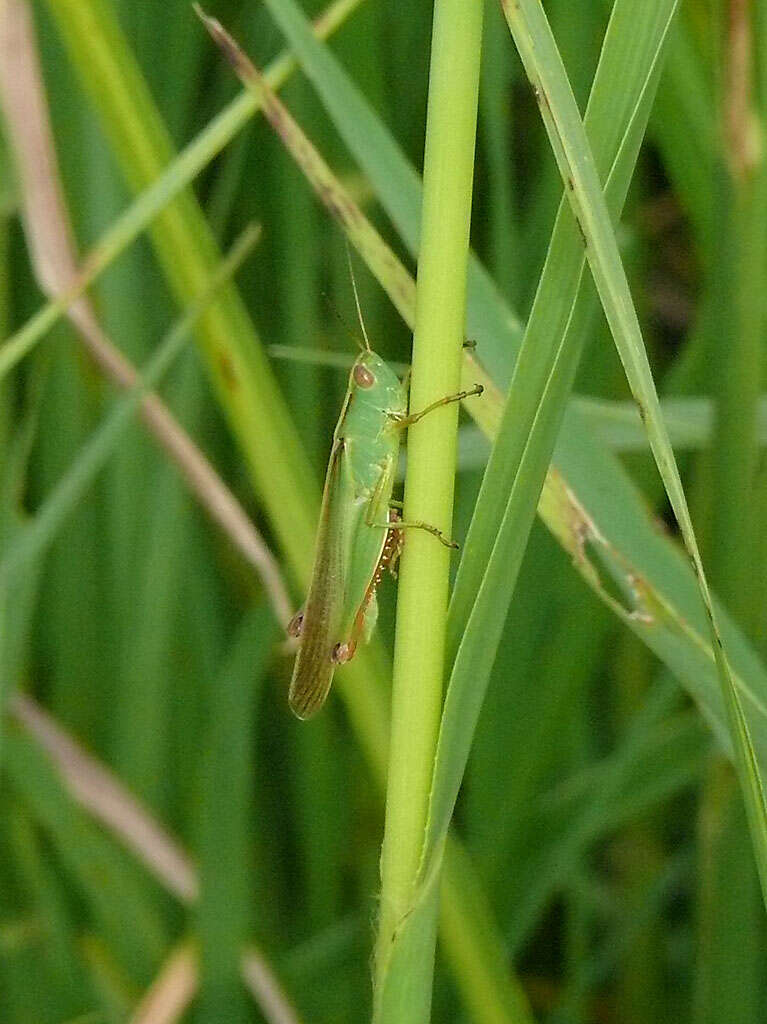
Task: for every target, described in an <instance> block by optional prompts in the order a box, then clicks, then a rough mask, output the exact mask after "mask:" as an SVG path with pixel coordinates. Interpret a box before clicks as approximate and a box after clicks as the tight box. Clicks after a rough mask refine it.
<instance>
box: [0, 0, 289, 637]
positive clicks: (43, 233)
mask: <svg viewBox="0 0 767 1024" xmlns="http://www.w3.org/2000/svg"><path fill="white" fill-rule="evenodd" d="M0 51H1V52H2V53H3V55H4V59H3V60H2V61H0V99H2V101H3V106H4V109H5V112H6V120H7V123H8V126H9V129H10V134H11V139H12V142H13V148H14V151H15V154H16V161H17V165H18V169H19V180H20V185H21V193H22V200H23V208H24V223H25V226H26V228H27V244H28V247H29V251H30V254H31V257H32V264H33V267H34V268H35V270H36V274H37V277H38V280H39V282H40V286H41V288H42V289H43V291H44V292H46V293H48V294H49V295H52V296H53V297H55V296H56V294H57V293H60V292H62V291H66V288H67V286H68V285H69V284H70V283H71V282H72V281H73V280H75V279H76V278H77V264H78V260H77V256H76V252H75V245H74V240H73V237H72V230H71V223H70V218H69V215H68V211H67V208H66V205H65V202H64V197H63V189H62V187H61V182H60V176H59V170H58V161H57V158H56V151H55V148H54V143H53V135H52V132H51V126H50V117H49V114H48V108H47V103H46V96H45V90H44V86H43V82H42V76H41V74H40V68H39V63H38V57H37V47H36V41H35V34H34V26H33V24H32V20H31V16H30V11H29V7H28V5H27V4H26V3H24V2H22V0H9V3H7V4H6V5H5V7H4V8H3V9H2V11H0ZM67 314H68V316H69V317H70V319H71V320H72V322H73V323H74V325H75V327H77V329H78V331H79V334H80V337H81V339H82V341H83V343H84V344H85V346H86V347H87V348H88V350H89V351H90V353H91V355H92V356H93V358H94V359H95V360H96V361H97V363H98V364H99V366H100V367H101V368H102V369H103V370H104V371H105V372H106V373H107V374H108V375H109V376H110V377H111V378H112V379H113V380H114V381H116V382H117V383H118V384H120V385H121V386H122V387H126V388H129V387H133V385H134V384H135V383H136V371H135V369H134V368H133V367H132V366H131V365H130V363H129V362H128V360H127V359H126V358H125V357H124V356H123V355H122V353H120V351H119V350H118V349H117V348H116V347H115V346H114V345H113V344H112V342H111V341H110V339H109V338H108V337H107V336H106V334H105V333H104V331H103V330H102V329H101V326H100V324H99V322H98V319H97V317H96V313H95V310H94V309H93V307H92V305H91V304H90V302H89V301H88V299H87V298H86V297H83V298H81V299H79V300H77V301H76V302H74V303H73V304H72V305H71V307H70V308H69V310H68V311H67ZM141 412H142V416H143V418H144V420H145V422H146V423H147V424H148V426H149V427H150V429H152V430H153V431H154V433H155V435H156V437H157V438H158V440H159V441H160V443H161V444H162V445H163V447H164V448H165V451H166V452H168V454H170V455H171V457H172V458H173V459H174V460H175V461H176V462H177V463H178V466H179V468H180V470H181V472H182V474H183V475H184V477H185V478H186V480H187V483H188V484H189V485H190V486H191V488H192V490H193V492H194V493H195V494H196V496H197V498H198V499H199V500H200V502H201V503H202V504H203V506H204V507H205V508H206V509H207V511H208V513H209V515H210V516H211V517H212V519H213V520H214V522H217V523H218V524H219V525H220V526H221V527H222V528H223V529H224V530H225V531H226V532H227V533H228V534H229V536H230V538H231V539H232V541H233V542H234V544H235V545H236V546H237V547H238V548H239V549H240V551H241V553H242V554H243V555H244V556H245V557H246V558H247V559H248V561H249V562H250V563H251V564H252V565H253V566H254V568H256V570H257V571H258V572H259V573H260V575H261V578H262V581H263V583H264V586H265V589H266V591H267V593H268V594H269V595H270V598H271V600H272V603H273V607H274V610H275V615H276V617H277V621H278V622H287V621H288V620H289V619H290V617H291V615H292V602H291V601H290V598H289V597H288V594H287V590H286V588H285V585H284V583H283V582H282V577H281V574H280V570H279V566H278V565H277V563H276V560H275V559H274V557H273V556H272V554H271V552H270V551H269V550H268V548H267V547H266V545H265V543H264V541H263V539H262V538H261V536H260V534H259V533H258V531H257V530H256V529H255V527H254V526H253V524H252V523H251V521H250V520H249V518H248V516H247V515H246V513H245V511H244V509H243V508H242V506H241V505H240V504H239V502H238V501H237V499H236V498H235V496H234V494H233V493H232V492H231V491H230V490H229V489H228V488H227V487H226V486H225V484H224V483H223V481H222V480H221V479H220V477H219V476H218V474H217V473H216V472H215V470H214V469H213V467H212V465H211V464H210V463H209V462H208V460H207V459H206V458H205V456H204V455H203V453H202V452H201V451H200V449H199V448H198V447H197V446H196V445H195V444H194V442H193V441H192V439H191V438H190V437H189V435H188V434H187V433H186V431H185V430H184V429H183V427H182V426H181V424H180V423H179V422H178V421H177V420H176V419H175V417H174V416H173V415H172V413H171V412H170V410H169V409H168V408H167V406H165V404H164V403H163V402H162V401H161V400H160V399H159V398H157V397H156V396H154V395H148V396H146V397H145V398H144V399H143V400H142V407H141Z"/></svg>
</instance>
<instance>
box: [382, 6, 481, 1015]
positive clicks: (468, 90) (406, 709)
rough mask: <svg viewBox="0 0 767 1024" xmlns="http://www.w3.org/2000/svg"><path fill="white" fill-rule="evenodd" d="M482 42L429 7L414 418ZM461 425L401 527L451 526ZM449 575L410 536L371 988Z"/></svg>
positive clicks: (403, 844)
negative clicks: (421, 523) (419, 524)
mask: <svg viewBox="0 0 767 1024" xmlns="http://www.w3.org/2000/svg"><path fill="white" fill-rule="evenodd" d="M481 38H482V5H481V4H479V3H468V4H467V3H465V2H464V0H437V3H436V4H435V7H434V23H433V32H432V53H431V67H430V72H429V102H428V112H427V125H426V147H425V156H424V191H423V212H422V226H421V250H420V255H419V261H418V281H417V286H416V314H415V330H414V335H413V364H412V378H411V386H410V408H411V410H415V411H417V410H420V409H423V408H425V407H426V406H427V405H429V404H430V403H431V402H434V401H435V400H437V399H439V398H441V397H442V396H443V395H448V394H452V393H454V392H455V391H457V390H458V388H459V385H460V379H461V355H462V343H463V340H464V331H465V320H466V269H467V263H468V246H469V225H470V219H471V197H472V184H473V173H474V146H475V139H476V123H477V95H478V82H479V66H480V53H481ZM478 401H481V399H478ZM457 421H458V408H457V406H455V405H449V406H445V407H443V408H442V409H439V410H437V411H435V412H434V413H432V414H430V415H429V416H427V417H425V418H424V419H423V420H422V421H421V422H419V423H417V424H415V425H414V426H413V427H412V428H411V429H410V430H409V432H408V433H409V436H408V468H407V475H406V479H405V511H404V516H405V519H406V520H411V521H413V520H419V521H424V522H428V523H431V524H433V525H435V526H437V527H438V528H439V529H441V530H442V531H443V532H446V533H450V529H451V522H452V509H453V487H454V476H455V460H456V442H457ZM449 569H450V564H449V554H448V552H447V551H446V550H445V548H444V547H443V546H442V545H440V544H438V543H435V542H434V538H433V537H430V536H428V535H426V534H423V535H421V534H420V533H419V532H418V531H411V532H410V534H409V535H408V536H407V539H406V543H405V547H404V550H403V554H402V565H401V573H400V582H399V589H398V600H397V626H396V634H395V648H394V675H393V682H392V725H391V739H390V745H389V775H388V782H387V794H386V824H385V832H384V841H383V847H382V851H381V884H382V890H381V909H380V920H379V933H378V946H377V954H376V957H377V960H376V963H377V982H376V985H377V988H378V987H379V986H380V985H381V984H383V981H384V977H383V974H384V972H385V971H386V967H387V963H388V959H389V951H390V949H391V945H392V942H393V939H394V932H395V929H396V927H397V924H398V923H399V922H400V921H401V920H402V918H403V917H404V916H405V914H406V913H407V912H408V910H409V908H410V905H411V901H412V898H413V893H414V887H415V885H416V881H417V879H418V870H419V864H420V860H421V853H422V848H423V841H424V831H425V825H426V815H427V808H428V799H429V790H430V788H431V776H432V770H433V763H434V753H435V746H436V740H437V731H438V727H439V718H440V711H441V707H442V684H443V673H444V653H445V650H444V649H445V620H446V609H447V596H448V576H449ZM425 623H428V630H426V631H425V630H424V624H425ZM412 1019H413V1020H415V1019H417V1018H416V1017H415V1016H414V1017H413V1018H412Z"/></svg>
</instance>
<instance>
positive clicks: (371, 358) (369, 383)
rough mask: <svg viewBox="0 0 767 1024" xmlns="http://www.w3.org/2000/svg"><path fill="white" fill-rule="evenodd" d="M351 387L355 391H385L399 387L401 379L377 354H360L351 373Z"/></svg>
mask: <svg viewBox="0 0 767 1024" xmlns="http://www.w3.org/2000/svg"><path fill="white" fill-rule="evenodd" d="M351 385H352V387H353V388H354V389H355V390H358V389H359V390H360V391H374V390H380V389H381V388H383V389H384V390H386V389H388V388H391V387H393V386H396V387H399V378H398V377H397V375H396V373H394V371H393V370H392V369H391V367H389V366H387V365H386V363H385V362H384V361H383V359H381V357H380V356H379V355H376V353H375V352H371V351H366V352H362V353H360V355H358V356H357V358H356V359H355V361H354V366H353V367H352V372H351Z"/></svg>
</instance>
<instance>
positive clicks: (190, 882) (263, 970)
mask: <svg viewBox="0 0 767 1024" xmlns="http://www.w3.org/2000/svg"><path fill="white" fill-rule="evenodd" d="M6 709H7V711H8V713H9V714H10V715H11V716H12V717H13V718H14V719H15V720H16V721H17V722H18V723H19V724H20V725H21V726H22V727H23V728H24V730H25V732H26V733H27V734H28V735H29V736H31V737H32V739H34V740H35V741H36V742H37V744H38V745H39V746H40V747H41V748H42V749H43V750H44V751H45V753H46V754H47V755H48V757H50V759H51V761H52V762H53V763H54V764H55V766H56V768H57V769H58V771H59V774H60V775H61V778H62V780H63V782H64V785H65V786H66V788H67V789H68V791H69V793H70V794H71V796H72V799H73V800H74V801H75V802H76V803H77V804H79V805H80V806H81V807H83V808H84V809H85V810H86V811H87V812H88V813H89V814H91V815H92V816H93V817H94V818H95V819H96V820H97V821H98V822H100V823H101V824H102V825H104V826H105V827H106V828H107V829H108V830H109V831H110V832H112V833H113V835H115V836H116V837H117V838H118V839H119V840H120V841H121V842H122V843H123V844H124V845H125V846H126V847H128V849H130V850H131V852H132V853H134V854H135V855H136V857H137V858H138V859H139V860H140V861H141V862H142V864H144V865H145V867H147V868H148V870H149V871H150V872H151V873H152V874H153V875H154V876H155V878H157V879H158V880H159V881H160V882H161V883H162V884H163V885H164V886H165V887H166V888H167V889H168V890H169V891H170V892H172V893H173V894H174V896H176V897H178V899H179V900H181V901H182V902H183V903H185V904H193V903H194V902H196V900H197V897H198V895H199V888H200V883H199V878H198V875H197V870H196V868H195V866H194V864H193V862H192V859H191V857H190V856H189V855H188V854H187V852H186V851H185V850H184V849H183V847H182V846H181V845H180V844H179V843H178V842H177V841H176V840H175V839H174V838H173V837H172V836H171V835H170V833H169V832H168V831H167V830H166V829H165V828H164V827H163V826H162V825H161V824H160V823H159V822H158V821H156V819H155V818H154V817H153V816H152V814H151V813H150V812H149V811H148V810H147V809H146V808H145V807H144V806H143V804H141V803H140V801H138V800H137V799H136V798H135V797H134V796H133V795H132V794H131V793H130V792H129V791H128V790H127V789H126V788H125V786H123V785H122V783H121V782H120V781H119V780H118V779H117V778H116V777H115V776H114V775H113V774H112V772H110V771H109V769H108V768H106V767H105V766H104V765H103V764H101V762H100V761H99V760H98V759H97V758H95V757H93V756H92V755H91V754H88V753H86V751H84V750H83V748H82V747H81V746H80V745H79V744H78V743H77V742H76V741H75V740H74V739H73V738H72V737H71V736H70V735H69V734H68V733H67V732H66V730H64V729H62V727H61V726H60V725H59V724H58V723H57V722H56V721H55V720H54V719H53V718H52V717H51V716H50V715H49V714H48V713H47V712H46V711H45V710H44V709H43V708H41V707H40V705H39V704H37V703H36V701H34V700H33V699H32V698H31V697H29V696H27V695H25V694H14V695H13V696H12V697H11V698H10V699H9V700H8V702H7V705H6ZM166 966H170V965H166ZM240 969H241V972H242V977H243V981H244V982H245V984H246V986H247V988H248V990H249V991H250V993H251V995H252V996H253V998H254V1000H255V1001H256V1003H257V1004H258V1006H259V1008H260V1010H261V1013H262V1014H263V1016H264V1018H265V1019H266V1020H267V1021H268V1024H299V1017H298V1015H297V1014H296V1011H295V1010H294V1009H293V1007H292V1005H291V1003H290V1000H289V999H288V997H287V996H286V995H285V993H284V991H283V989H282V986H281V985H280V983H279V981H278V979H277V977H276V976H275V974H274V972H273V971H272V969H271V968H270V966H269V964H268V963H267V961H266V959H265V958H264V957H263V956H262V954H261V953H260V952H259V951H258V950H257V949H256V948H255V947H254V946H249V947H248V948H247V949H246V950H244V951H243V954H242V958H241V961H240ZM162 977H163V975H162V974H161V975H160V978H158V980H157V981H156V982H155V985H158V984H159V982H160V979H161V978H162ZM174 977H175V980H173V979H174ZM181 980H182V970H181V967H179V974H178V976H174V975H171V980H170V981H168V982H167V984H168V986H169V990H168V998H170V993H171V992H172V991H175V989H176V986H179V988H180V987H181ZM154 987H155V986H153V988H152V989H150V993H151V992H152V991H153V990H154ZM158 991H159V990H158ZM150 993H148V994H147V999H148V998H149V994H150ZM144 1005H145V1004H143V1003H142V1006H144ZM146 1005H147V1006H148V1005H149V1004H148V1003H147V1004H146ZM163 1005H164V1004H163ZM158 1012H159V1011H158ZM154 1019H155V1018H152V1017H143V1018H139V1020H141V1021H142V1022H143V1024H148V1022H149V1021H153V1020H154ZM156 1019H157V1020H158V1021H160V1020H165V1019H168V1020H173V1019H174V1018H172V1017H168V1018H163V1017H157V1018H156Z"/></svg>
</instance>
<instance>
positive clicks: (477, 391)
mask: <svg viewBox="0 0 767 1024" xmlns="http://www.w3.org/2000/svg"><path fill="white" fill-rule="evenodd" d="M484 390H485V389H484V388H483V387H482V385H481V384H475V385H474V387H473V388H469V389H468V390H466V391H459V392H457V394H455V395H445V396H444V398H438V399H437V401H436V402H432V403H431V404H430V405H427V406H426V408H425V409H421V411H420V412H411V413H409V414H408V415H407V416H396V415H394V414H390V415H391V418H392V420H393V422H394V425H395V426H396V427H397V428H398V429H404V428H405V427H411V426H412V425H413V424H414V423H417V422H418V421H419V420H422V419H423V418H424V416H425V415H426V414H427V413H430V412H433V411H434V409H439V408H440V407H441V406H443V405H450V403H451V402H462V401H463V400H464V398H471V397H472V396H473V395H477V396H479V395H481V394H482V392H483V391H484Z"/></svg>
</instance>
